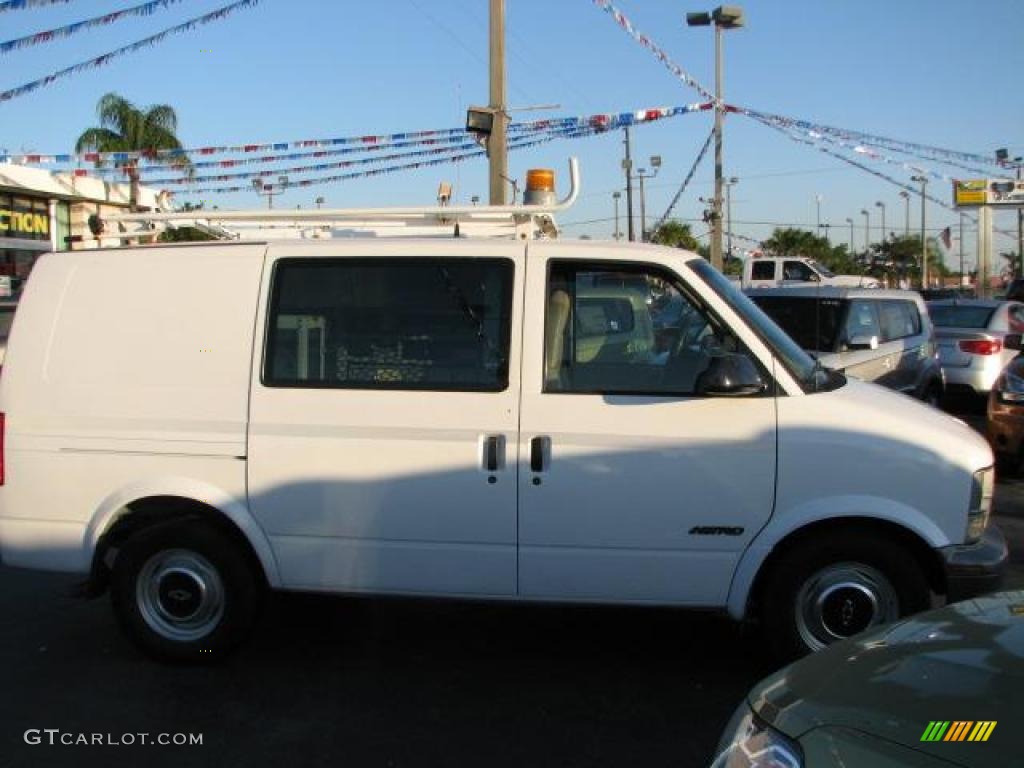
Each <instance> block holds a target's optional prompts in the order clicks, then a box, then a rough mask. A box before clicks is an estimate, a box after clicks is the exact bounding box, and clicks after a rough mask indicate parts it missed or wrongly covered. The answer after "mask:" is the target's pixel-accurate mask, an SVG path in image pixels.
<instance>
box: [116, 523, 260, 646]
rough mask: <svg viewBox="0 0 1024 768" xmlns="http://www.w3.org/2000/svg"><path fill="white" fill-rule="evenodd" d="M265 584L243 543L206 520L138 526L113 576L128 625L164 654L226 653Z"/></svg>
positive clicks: (250, 618) (141, 642) (244, 631)
mask: <svg viewBox="0 0 1024 768" xmlns="http://www.w3.org/2000/svg"><path fill="white" fill-rule="evenodd" d="M263 592H264V586H263V581H262V579H261V578H260V576H259V575H258V574H257V573H256V572H255V569H254V568H253V566H252V565H251V564H250V562H249V559H248V558H247V557H246V554H245V553H244V552H243V551H242V550H241V547H240V546H239V544H238V543H237V542H236V541H234V540H233V539H232V538H231V537H230V536H228V535H227V534H225V533H222V532H221V531H220V530H218V529H217V528H216V527H215V526H213V525H211V524H210V523H207V522H205V521H202V520H182V521H175V522H170V523H166V524H162V525H155V526H153V527H151V528H146V529H143V530H142V531H139V532H138V533H137V534H135V535H134V536H132V537H131V538H130V539H128V541H126V542H125V544H124V546H123V548H122V549H121V551H120V553H119V554H118V556H117V559H116V560H115V562H114V569H113V573H112V574H111V580H110V598H111V603H112V604H113V607H114V613H115V615H116V616H117V619H118V621H119V622H120V624H121V627H122V629H124V631H125V632H126V633H127V635H128V636H129V637H130V638H131V639H132V640H133V641H134V642H135V643H136V644H137V645H138V646H139V647H140V648H141V649H142V650H143V651H145V652H146V653H147V654H149V655H150V656H153V657H154V658H157V659H160V660H162V661H176V662H209V661H215V660H218V659H220V658H223V657H224V656H225V655H226V654H227V653H228V652H229V651H230V650H232V649H233V648H234V647H236V646H237V645H238V644H239V643H240V642H241V641H242V640H243V639H245V637H246V636H247V635H248V633H249V631H250V630H251V628H252V625H253V623H254V622H255V619H256V617H257V615H258V613H259V608H260V604H261V602H262V595H263Z"/></svg>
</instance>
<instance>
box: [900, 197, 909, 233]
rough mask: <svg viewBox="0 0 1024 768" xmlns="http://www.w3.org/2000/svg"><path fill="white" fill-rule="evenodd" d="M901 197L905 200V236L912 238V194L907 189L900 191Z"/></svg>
mask: <svg viewBox="0 0 1024 768" xmlns="http://www.w3.org/2000/svg"><path fill="white" fill-rule="evenodd" d="M900 197H902V198H903V202H904V207H903V236H904V237H910V193H909V192H907V190H905V189H901V190H900Z"/></svg>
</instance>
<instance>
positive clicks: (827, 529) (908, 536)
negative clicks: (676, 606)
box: [746, 517, 946, 616]
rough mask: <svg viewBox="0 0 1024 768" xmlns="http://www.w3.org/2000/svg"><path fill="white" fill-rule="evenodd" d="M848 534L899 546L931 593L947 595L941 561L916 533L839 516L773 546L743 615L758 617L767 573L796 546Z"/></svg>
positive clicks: (880, 522)
mask: <svg viewBox="0 0 1024 768" xmlns="http://www.w3.org/2000/svg"><path fill="white" fill-rule="evenodd" d="M851 531H856V532H858V533H861V534H864V533H867V534H871V535H875V536H878V537H880V538H885V539H886V540H888V541H895V542H897V543H899V544H900V545H901V546H902V547H903V548H904V549H906V551H907V552H909V553H910V554H911V556H913V558H914V559H915V560H916V561H917V562H918V564H919V565H920V566H921V569H922V571H924V575H925V579H926V580H927V581H928V586H929V587H930V588H931V590H932V591H933V592H935V593H936V594H940V595H945V594H946V575H945V571H944V570H943V568H942V562H941V560H940V558H939V556H938V555H937V554H936V553H935V551H934V550H933V549H932V548H931V547H930V546H929V545H928V543H927V542H926V541H925V540H924V539H922V538H921V537H920V536H918V535H917V534H916V533H914V532H913V531H911V530H908V529H907V528H904V527H903V526H901V525H898V524H896V523H891V522H889V521H887V520H878V519H876V518H870V517H842V518H837V519H833V520H821V521H819V522H816V523H811V524H809V525H805V526H804V527H803V528H798V529H797V530H795V531H793V532H792V533H790V534H789V535H787V536H786V537H785V538H784V539H782V540H781V541H779V542H778V543H777V544H776V545H775V547H774V548H773V549H772V551H771V553H770V554H769V555H768V557H767V558H765V561H764V562H763V563H762V564H761V568H760V569H759V570H758V572H757V578H756V579H755V580H754V586H753V587H752V588H751V590H750V597H749V598H748V599H747V611H746V615H747V616H755V615H757V613H756V612H757V608H758V606H759V605H760V603H761V599H762V592H763V590H764V585H765V583H766V582H767V581H768V578H767V577H768V574H769V573H771V571H772V569H773V568H775V566H776V565H777V564H778V563H779V562H781V561H782V560H784V559H785V557H786V555H787V553H789V552H790V551H791V550H793V549H795V548H796V547H798V546H803V545H804V543H805V542H807V541H813V540H814V539H817V538H824V537H834V536H841V535H842V534H843V533H846V532H851Z"/></svg>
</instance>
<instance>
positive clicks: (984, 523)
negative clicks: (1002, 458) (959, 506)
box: [967, 467, 996, 544]
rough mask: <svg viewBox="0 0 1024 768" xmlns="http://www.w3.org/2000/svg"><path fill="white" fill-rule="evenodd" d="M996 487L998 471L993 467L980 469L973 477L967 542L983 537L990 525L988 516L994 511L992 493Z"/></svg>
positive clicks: (968, 512)
mask: <svg viewBox="0 0 1024 768" xmlns="http://www.w3.org/2000/svg"><path fill="white" fill-rule="evenodd" d="M995 487H996V471H995V468H993V467H988V468H987V469H980V470H978V471H977V472H975V473H974V477H973V478H971V507H970V509H968V510H967V543H968V544H972V543H974V542H975V541H978V540H980V539H981V537H982V535H983V534H984V533H985V529H986V528H987V527H988V516H989V514H991V512H992V495H993V493H994V492H995Z"/></svg>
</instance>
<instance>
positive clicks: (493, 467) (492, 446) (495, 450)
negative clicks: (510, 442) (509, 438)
mask: <svg viewBox="0 0 1024 768" xmlns="http://www.w3.org/2000/svg"><path fill="white" fill-rule="evenodd" d="M502 442H504V441H503V440H502V437H501V435H490V436H489V437H488V438H487V439H486V440H485V441H484V469H486V470H487V471H488V472H497V471H498V464H499V461H500V459H499V451H501V444H502Z"/></svg>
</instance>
